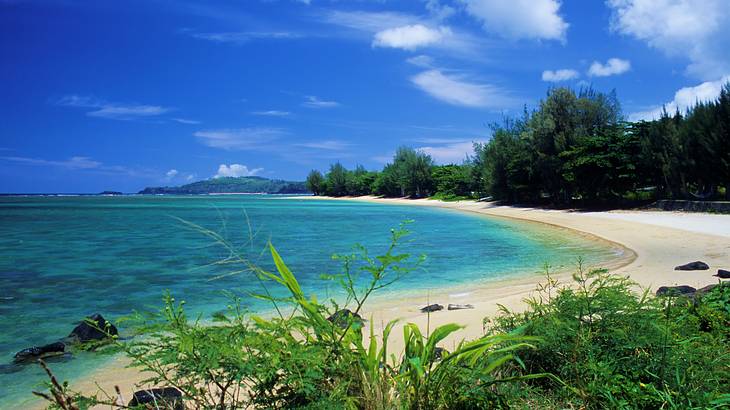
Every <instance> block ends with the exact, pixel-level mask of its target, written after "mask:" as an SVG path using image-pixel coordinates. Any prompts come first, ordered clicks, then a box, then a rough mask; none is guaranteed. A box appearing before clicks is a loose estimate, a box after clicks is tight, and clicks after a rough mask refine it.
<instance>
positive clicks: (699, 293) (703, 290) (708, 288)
mask: <svg viewBox="0 0 730 410" xmlns="http://www.w3.org/2000/svg"><path fill="white" fill-rule="evenodd" d="M716 287H717V283H715V284H713V285H707V286H705V287H704V288H700V289H697V291H696V292H695V296H702V295H704V294H705V293H707V292H709V291H711V290H712V289H715V288H716Z"/></svg>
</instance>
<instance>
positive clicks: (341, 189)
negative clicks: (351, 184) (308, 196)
mask: <svg viewBox="0 0 730 410" xmlns="http://www.w3.org/2000/svg"><path fill="white" fill-rule="evenodd" d="M347 178H348V172H347V169H345V167H343V166H342V164H340V163H339V162H336V163H334V164H332V165H330V171H329V172H328V173H327V189H328V192H327V193H328V194H329V195H332V196H344V195H347Z"/></svg>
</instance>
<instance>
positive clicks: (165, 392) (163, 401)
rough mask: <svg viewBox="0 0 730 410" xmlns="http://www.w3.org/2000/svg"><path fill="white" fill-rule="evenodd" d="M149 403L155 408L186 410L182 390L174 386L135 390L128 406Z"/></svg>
mask: <svg viewBox="0 0 730 410" xmlns="http://www.w3.org/2000/svg"><path fill="white" fill-rule="evenodd" d="M145 404H149V405H150V406H152V407H149V408H151V409H152V408H154V409H172V410H184V407H183V398H182V393H181V392H180V390H178V389H176V388H174V387H162V388H155V389H148V390H139V391H136V392H134V395H132V400H130V401H129V404H128V407H134V406H142V405H145Z"/></svg>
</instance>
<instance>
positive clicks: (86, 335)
mask: <svg viewBox="0 0 730 410" xmlns="http://www.w3.org/2000/svg"><path fill="white" fill-rule="evenodd" d="M89 322H92V323H93V325H92V324H90V323H89ZM107 333H108V334H109V335H112V336H116V335H118V334H119V332H118V331H117V328H116V327H115V326H114V325H113V324H111V323H110V322H107V321H106V319H104V316H102V315H100V314H98V313H94V314H93V315H91V316H89V317H88V318H86V320H84V321H83V322H81V323H80V324H79V325H78V326H76V327H75V328H74V330H72V331H71V334H69V335H68V337H69V338H71V339H74V340H76V341H77V342H80V343H86V342H91V341H94V340H104V339H106V338H108V335H107Z"/></svg>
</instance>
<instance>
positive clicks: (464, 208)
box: [27, 197, 730, 408]
mask: <svg viewBox="0 0 730 410" xmlns="http://www.w3.org/2000/svg"><path fill="white" fill-rule="evenodd" d="M295 199H298V200H310V199H315V200H322V199H324V200H348V201H368V202H376V203H380V204H385V203H389V204H394V205H411V206H433V207H437V208H443V209H451V210H455V211H460V212H469V213H475V214H479V215H484V216H488V217H499V218H507V219H512V220H516V221H520V222H532V223H537V224H541V225H546V226H550V227H551V229H566V230H570V231H571V232H572V233H577V234H578V235H581V236H583V237H585V238H586V239H587V240H592V241H600V242H603V243H607V244H609V245H610V246H611V247H613V248H616V249H621V250H622V255H621V256H619V257H617V258H615V260H613V262H610V263H608V264H604V265H603V267H606V268H608V269H609V271H610V272H611V273H613V274H621V275H627V276H629V277H630V278H631V279H632V280H634V281H635V282H637V283H638V284H639V286H641V287H644V288H653V287H656V286H660V285H674V284H688V285H691V286H694V287H701V286H706V285H708V284H711V283H716V282H717V280H716V279H715V278H713V277H712V276H711V274H712V273H714V270H715V269H717V268H719V267H726V268H727V267H730V216H717V215H709V214H707V215H703V216H702V217H704V218H713V219H712V220H711V222H712V223H713V224H721V230H722V229H725V227H727V229H726V230H725V232H727V233H728V234H727V236H723V235H720V236H718V235H711V234H708V233H705V232H692V231H691V230H683V229H677V228H674V227H666V226H658V225H652V224H650V223H639V222H636V221H629V220H622V219H620V218H613V217H612V218H606V217H605V215H602V214H609V213H572V212H568V211H552V210H542V209H532V208H512V207H501V206H496V205H494V204H491V203H483V202H475V201H460V202H442V201H435V200H408V199H380V198H374V197H359V198H323V197H296V198H295ZM635 214H640V215H641V213H639V212H635ZM664 215H665V216H666V215H667V214H666V213H665V214H664ZM668 215H672V214H671V213H670V214H668ZM674 215H681V214H674ZM614 216H615V215H614ZM619 216H620V215H619ZM699 259H701V260H705V261H706V262H708V263H709V264H710V266H711V267H712V268H713V270H712V271H700V272H699V273H698V272H691V271H690V272H687V271H673V270H672V269H673V267H674V266H676V265H678V264H681V263H686V262H689V261H692V260H699ZM606 265H608V266H606ZM570 274H571V272H569V271H562V272H557V273H555V274H554V275H553V278H555V279H557V280H559V281H560V282H562V283H566V282H568V281H570ZM543 279H544V276H542V275H539V274H536V273H535V274H525V275H524V276H520V277H517V278H509V279H501V280H494V281H485V282H479V283H476V284H474V285H472V287H469V286H470V285H469V284H458V285H454V286H453V287H452V286H449V287H448V288H443V287H441V288H439V289H437V290H426V291H423V290H419V291H414V292H407V293H406V292H399V293H395V292H394V293H393V294H390V295H382V297H378V298H376V299H374V300H372V301H371V302H370V303H369V304H368V305H367V306H366V307H365V309H364V311H363V313H364V315H363V316H364V317H365V318H366V319H368V327H369V326H372V327H373V330H374V332H375V334H376V335H378V334H380V333H381V331H382V329H383V327H384V326H385V324H386V323H387V322H389V321H391V320H394V319H396V318H398V319H400V322H399V323H400V324H404V323H408V322H410V323H415V324H417V325H418V326H420V327H421V328H422V329H428V328H430V329H433V328H434V327H436V326H440V325H443V324H446V323H458V324H460V325H463V326H464V329H462V330H461V331H460V332H456V333H455V334H453V335H452V336H451V337H449V338H447V339H446V340H445V341H444V342H443V343H442V345H443V346H444V347H446V348H447V349H449V348H452V347H453V346H454V345H455V344H456V343H457V342H458V341H459V340H461V339H471V338H476V337H479V336H481V334H482V333H483V319H484V318H485V317H493V316H494V315H496V314H497V313H498V311H499V309H500V306H504V307H506V308H508V309H511V310H520V309H523V308H524V307H525V306H526V305H525V303H524V300H525V299H526V298H529V297H530V295H531V294H532V293H533V292H534V291H535V288H536V285H537V284H539V283H540V282H543V281H544V280H543ZM418 293H420V295H419V294H418ZM396 296H398V297H396ZM430 303H440V304H442V305H444V306H445V305H446V304H448V303H462V304H463V303H468V304H472V305H474V309H470V310H454V311H448V310H443V311H440V312H436V313H433V314H430V315H426V314H422V313H421V312H420V310H419V308H420V307H422V306H424V305H426V304H430ZM366 332H367V330H366ZM366 334H367V333H366ZM390 343H391V349H393V351H400V350H401V348H402V346H401V345H402V337H401V330H400V326H396V328H395V329H394V331H393V333H392V336H391V339H390ZM127 363H128V360H127V359H125V358H119V359H117V360H115V361H114V362H113V363H111V364H109V365H108V366H105V367H104V368H102V369H99V370H98V371H95V372H92V373H91V374H90V375H88V376H86V377H85V378H84V380H83V381H77V382H75V383H73V384H72V387H74V388H76V389H78V390H80V391H83V392H87V393H89V392H94V391H96V390H97V388H98V387H97V384H96V383H98V386H101V387H102V388H104V389H105V390H107V391H113V387H114V386H115V385H119V386H120V387H121V388H122V392H123V393H124V396H125V397H127V398H128V397H130V396H131V393H132V392H133V391H134V387H135V385H136V384H138V383H139V381H140V380H142V379H143V378H144V377H143V375H142V374H141V373H140V372H139V371H138V370H135V369H129V368H125V367H124V366H125V365H126V364H127ZM27 405H29V406H31V407H34V406H33V404H30V403H27ZM38 408H41V407H40V403H39V406H38Z"/></svg>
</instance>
